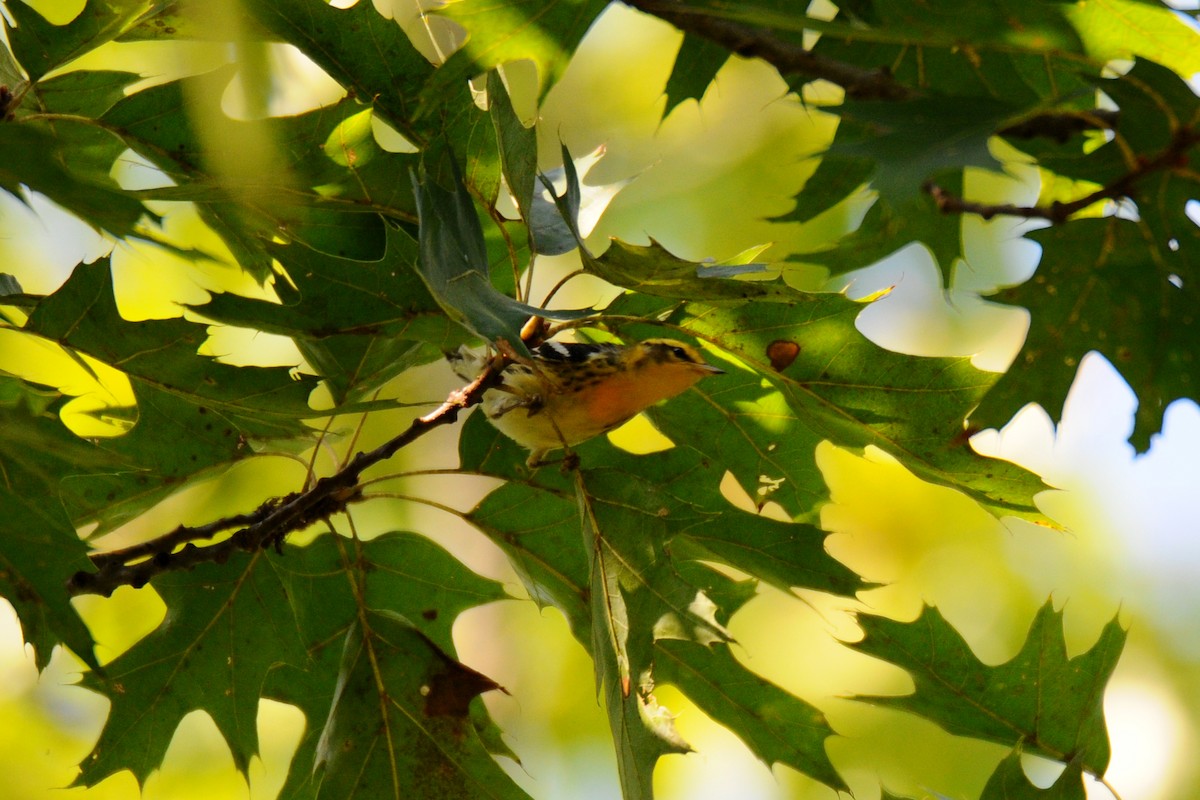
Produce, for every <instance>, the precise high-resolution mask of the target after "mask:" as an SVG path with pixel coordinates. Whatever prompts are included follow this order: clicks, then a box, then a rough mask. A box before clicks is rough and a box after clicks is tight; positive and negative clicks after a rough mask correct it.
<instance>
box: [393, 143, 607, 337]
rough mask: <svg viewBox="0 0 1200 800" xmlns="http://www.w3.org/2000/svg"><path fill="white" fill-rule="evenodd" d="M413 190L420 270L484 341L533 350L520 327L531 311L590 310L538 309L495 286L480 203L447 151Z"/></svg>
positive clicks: (565, 315)
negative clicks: (473, 199) (477, 204)
mask: <svg viewBox="0 0 1200 800" xmlns="http://www.w3.org/2000/svg"><path fill="white" fill-rule="evenodd" d="M413 192H414V194H416V196H417V209H418V211H419V212H420V219H421V233H420V236H421V241H420V248H421V259H420V262H419V264H418V273H419V274H420V275H421V278H422V279H423V280H424V281H425V284H426V286H428V287H429V291H430V293H431V294H432V295H433V296H434V297H435V298H436V299H437V301H438V303H439V304H440V305H441V306H442V308H443V309H444V310H445V312H446V313H447V314H448V315H449V316H450V318H451V319H452V320H454V321H455V322H457V323H459V324H460V325H462V326H463V327H465V328H466V329H467V330H469V331H471V332H472V333H474V334H475V335H476V336H479V337H480V338H482V339H483V340H484V341H487V342H497V341H505V342H507V343H508V344H509V345H510V346H511V347H513V348H514V349H516V350H517V351H518V352H521V353H528V350H527V349H526V347H525V345H524V343H523V342H522V341H521V333H520V331H521V328H522V327H523V326H524V325H525V322H526V321H527V320H528V319H529V318H530V317H531V316H542V317H548V318H549V319H556V320H571V319H581V318H582V317H585V316H587V315H588V314H589V313H590V310H587V309H584V310H580V311H557V310H555V311H550V310H546V309H541V308H535V307H533V306H530V305H526V304H525V303H521V302H518V301H516V300H514V299H513V298H511V297H508V296H507V295H503V294H501V293H500V292H498V291H496V289H495V288H494V287H493V286H492V284H491V280H490V277H489V275H488V269H487V267H488V263H489V260H488V253H487V246H486V244H485V243H484V238H483V228H482V226H481V225H480V223H479V217H478V215H477V214H476V213H475V204H474V203H472V202H471V195H470V194H468V192H467V189H466V186H464V185H463V183H462V176H461V173H460V171H459V168H458V163H457V162H456V161H455V160H454V157H453V156H452V155H451V154H450V153H449V152H448V151H442V153H441V156H440V158H438V160H437V162H436V163H433V164H427V163H425V162H424V161H423V162H422V168H421V173H420V175H419V176H417V175H414V176H413Z"/></svg>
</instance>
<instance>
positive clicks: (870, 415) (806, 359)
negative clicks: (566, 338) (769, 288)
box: [606, 292, 1044, 520]
mask: <svg viewBox="0 0 1200 800" xmlns="http://www.w3.org/2000/svg"><path fill="white" fill-rule="evenodd" d="M650 309H655V311H654V312H653V313H657V314H659V315H660V318H661V319H662V321H663V322H664V323H666V324H669V325H672V326H678V327H679V328H680V329H681V330H682V331H684V332H686V333H687V334H690V335H692V336H695V337H696V338H698V339H700V340H701V341H702V342H708V343H711V344H712V345H713V346H714V347H716V348H719V349H720V350H719V351H718V353H719V352H720V351H724V352H726V353H729V354H730V355H732V356H734V357H736V358H737V360H738V362H740V363H739V364H730V365H729V368H728V369H727V370H726V371H727V374H726V375H722V376H718V377H716V378H712V379H709V380H706V381H704V382H703V383H701V384H698V385H697V386H695V387H693V388H692V389H691V390H690V391H689V392H687V393H685V394H684V395H682V396H680V397H678V398H675V399H674V400H672V401H671V402H670V403H667V404H666V405H664V406H662V407H661V408H656V409H651V410H650V411H649V413H650V415H651V417H652V418H653V419H655V420H656V421H657V422H658V423H659V425H660V427H661V428H662V429H663V431H664V433H666V434H667V436H668V437H669V438H670V439H672V441H674V442H675V443H676V444H679V445H686V446H689V447H692V448H695V449H696V450H698V451H699V452H701V453H704V454H705V455H706V456H708V457H709V458H710V459H711V460H712V461H713V463H717V464H721V465H722V466H723V467H724V468H725V469H728V470H730V471H731V472H732V473H733V474H734V476H735V477H737V478H738V480H739V482H740V483H741V484H742V486H743V487H744V488H745V489H746V491H747V492H748V493H749V494H750V495H751V496H752V497H754V496H757V497H763V498H764V499H769V500H774V501H776V502H778V503H780V505H782V506H783V507H784V508H785V509H786V510H787V511H788V513H789V514H791V515H792V516H793V517H799V518H803V517H805V516H807V515H808V514H810V513H812V511H813V510H814V508H815V506H816V505H817V504H818V503H819V502H820V501H821V498H823V497H824V496H825V491H826V488H825V484H824V479H823V478H822V477H821V475H820V472H819V470H818V469H817V468H816V464H815V461H814V456H813V451H814V449H815V447H816V445H817V444H818V443H819V442H821V441H823V440H826V439H828V440H830V441H832V442H834V443H835V444H838V445H840V446H842V447H853V448H860V447H866V446H868V445H873V446H875V447H878V448H880V449H882V450H884V451H885V452H887V453H890V454H891V455H893V456H894V457H896V458H897V459H898V460H899V461H900V463H901V464H903V465H904V466H905V467H906V468H907V469H909V470H910V471H912V472H913V473H914V474H915V475H917V476H918V477H920V478H921V479H923V480H927V481H930V482H931V483H936V484H939V485H943V486H950V487H953V488H955V489H958V490H959V491H961V492H963V493H964V494H966V495H967V496H969V497H972V498H974V499H975V500H977V501H978V502H980V503H981V504H982V505H983V506H984V507H985V508H988V509H990V510H991V511H992V513H995V514H999V515H1016V516H1023V517H1028V518H1031V519H1034V520H1040V519H1041V515H1040V514H1039V513H1038V512H1037V510H1036V507H1035V506H1034V502H1033V498H1034V495H1036V494H1037V493H1038V492H1039V491H1041V490H1042V489H1043V488H1044V485H1043V484H1042V483H1041V481H1040V480H1039V479H1038V478H1037V477H1036V476H1035V475H1033V474H1032V473H1030V472H1028V471H1026V470H1024V469H1022V468H1020V467H1017V466H1016V465H1014V464H1012V463H1010V462H1006V461H999V460H995V459H987V458H983V457H982V456H980V455H978V454H977V453H975V452H974V451H973V450H972V449H971V447H970V445H969V443H968V442H967V441H966V437H965V436H964V434H963V431H964V420H965V419H966V416H967V414H968V413H970V411H971V410H972V409H973V408H974V407H975V405H976V404H977V403H978V402H979V398H980V397H982V396H983V394H984V392H985V391H986V390H987V389H988V387H990V386H991V385H992V384H993V383H994V382H995V380H996V377H995V376H994V375H992V374H990V373H985V372H980V371H978V370H976V369H975V368H974V367H972V366H971V365H970V363H969V361H968V360H967V359H934V358H918V357H915V356H906V355H902V354H898V353H893V352H890V351H887V350H883V349H882V348H879V347H877V346H876V345H874V344H872V343H871V342H870V341H869V340H867V339H866V338H865V337H863V336H862V335H861V334H860V333H858V331H857V329H856V328H855V326H854V320H855V317H856V316H857V315H858V312H859V311H860V310H861V309H862V305H861V304H859V303H855V302H853V301H851V300H848V299H846V298H845V297H843V296H842V295H840V294H810V293H804V292H795V293H794V299H793V300H792V301H790V302H787V303H755V304H744V305H728V306H716V305H708V304H706V303H685V304H683V305H681V306H679V307H677V308H675V309H674V310H673V311H671V310H670V309H669V308H666V309H664V307H663V306H662V304H661V303H658V304H651V303H648V302H646V301H645V299H642V300H638V299H636V298H634V297H633V296H627V298H625V299H620V300H618V301H617V302H615V303H614V304H612V305H610V306H609V307H608V309H606V314H610V315H616V316H618V317H619V316H623V315H626V314H636V315H641V314H645V313H648V312H649V311H650ZM781 351H782V352H785V353H787V354H788V355H790V356H791V359H790V360H787V359H784V360H782V361H778V360H777V354H778V353H779V352H781ZM717 358H718V360H719V356H718V357H717ZM773 362H775V363H773ZM760 476H765V479H763V478H760ZM759 489H763V490H765V491H764V494H762V495H760V494H758V490H759Z"/></svg>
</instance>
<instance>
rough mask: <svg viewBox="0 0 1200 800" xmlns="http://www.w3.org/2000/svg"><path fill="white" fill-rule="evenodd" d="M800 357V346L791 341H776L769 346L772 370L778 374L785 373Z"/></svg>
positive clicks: (768, 354)
mask: <svg viewBox="0 0 1200 800" xmlns="http://www.w3.org/2000/svg"><path fill="white" fill-rule="evenodd" d="M798 355H800V345H798V344H796V343H795V342H793V341H791V340H790V339H776V340H775V341H773V342H771V343H770V344H769V345H767V358H769V359H770V360H771V368H772V369H774V370H775V371H776V372H783V371H784V370H785V369H787V368H788V367H790V366H791V365H792V362H793V361H795V360H796V356H798Z"/></svg>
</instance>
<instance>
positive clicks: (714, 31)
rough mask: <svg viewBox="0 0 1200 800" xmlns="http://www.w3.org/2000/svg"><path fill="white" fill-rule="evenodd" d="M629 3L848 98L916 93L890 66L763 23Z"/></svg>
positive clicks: (649, 0) (657, 3)
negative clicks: (826, 49) (818, 46)
mask: <svg viewBox="0 0 1200 800" xmlns="http://www.w3.org/2000/svg"><path fill="white" fill-rule="evenodd" d="M625 3H626V5H629V6H632V7H633V8H636V9H637V10H639V11H643V12H645V13H647V14H651V15H653V16H656V17H658V18H659V19H661V20H663V21H665V22H669V23H671V24H672V25H674V26H675V27H676V28H679V30H681V31H683V32H684V33H688V34H692V35H694V36H699V37H701V38H703V39H707V40H709V41H710V42H715V43H716V44H719V45H721V46H722V47H725V48H727V49H729V50H730V51H732V52H734V53H737V54H738V55H740V56H747V57H750V58H761V59H762V60H763V61H766V62H767V63H768V64H770V65H772V66H773V67H775V69H777V70H779V72H780V74H783V75H802V76H804V77H806V78H814V79H815V78H822V79H824V80H827V81H829V82H831V83H836V84H837V85H838V86H841V87H842V88H843V89H844V90H845V91H846V96H847V97H853V98H855V99H856V100H907V99H909V98H911V97H913V96H914V95H915V92H913V90H912V89H910V88H909V87H907V86H905V85H904V84H902V83H900V82H898V81H897V80H896V79H895V78H893V77H892V75H891V74H890V73H889V72H888V71H887V70H885V69H863V68H862V67H857V66H854V65H853V64H846V63H844V62H841V61H836V60H834V59H831V58H826V57H824V56H820V55H817V54H815V53H813V52H812V51H811V50H806V49H805V48H804V47H802V46H800V45H797V44H795V43H793V42H789V41H787V40H785V39H781V38H779V37H778V36H775V35H774V34H772V33H769V32H768V31H766V30H763V29H762V28H755V27H753V26H750V25H744V24H742V23H740V22H734V21H732V20H727V19H721V18H719V17H714V16H711V15H709V14H706V13H704V12H703V11H699V10H697V9H692V8H688V7H687V6H686V5H684V4H683V3H680V2H677V0H625Z"/></svg>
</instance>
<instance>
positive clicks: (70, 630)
mask: <svg viewBox="0 0 1200 800" xmlns="http://www.w3.org/2000/svg"><path fill="white" fill-rule="evenodd" d="M60 400H61V396H59V395H58V394H57V393H53V392H49V391H44V390H38V389H37V388H35V387H33V386H31V385H29V384H27V383H24V382H23V381H19V380H16V379H15V378H8V377H5V376H3V375H0V475H2V476H3V480H0V507H3V508H4V513H3V514H0V596H3V597H4V598H5V599H7V600H8V601H9V602H10V603H12V605H13V608H15V609H16V611H17V614H18V616H19V617H20V619H21V627H22V629H23V632H24V635H25V641H27V642H29V643H30V644H32V645H33V647H34V655H35V658H36V663H37V665H38V668H39V669H41V668H44V667H45V666H46V664H47V663H49V661H50V653H51V651H52V650H53V648H54V646H55V645H56V644H58V643H59V642H62V643H64V644H66V645H67V646H68V647H70V648H71V649H72V650H73V651H74V652H75V654H76V655H78V656H79V657H80V658H82V659H83V660H84V662H85V663H87V664H88V665H90V666H92V667H95V666H96V659H95V656H94V654H93V653H92V636H91V634H90V633H89V632H88V629H87V628H86V627H85V626H84V624H83V621H82V620H81V619H80V618H79V615H78V614H77V613H76V612H75V609H74V607H72V605H71V603H70V601H69V598H68V597H67V592H66V587H67V581H68V580H69V579H70V578H71V576H72V575H73V574H74V573H75V572H76V571H78V570H87V569H90V567H91V564H90V562H89V561H88V559H87V546H86V545H85V544H84V543H83V541H82V540H81V539H80V538H79V536H78V535H77V534H76V533H75V526H74V525H73V524H72V522H71V520H70V519H69V518H68V516H67V513H66V511H65V510H64V505H65V503H59V502H47V499H48V498H55V497H59V496H60V492H61V481H62V479H63V477H64V476H65V475H69V474H71V473H73V472H74V471H76V470H79V469H81V468H88V467H90V468H92V469H113V468H115V464H114V461H113V460H111V459H109V458H107V457H106V456H105V454H104V453H103V452H102V451H100V450H99V449H98V448H97V447H95V446H94V445H91V444H88V443H86V442H84V441H83V440H81V439H79V438H77V437H76V436H74V435H73V434H72V433H71V432H70V431H68V430H67V429H66V428H65V427H64V426H63V424H62V423H61V421H60V420H59V419H58V414H57V413H56V409H57V406H58V405H59V402H60ZM85 465H86V466H85Z"/></svg>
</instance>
